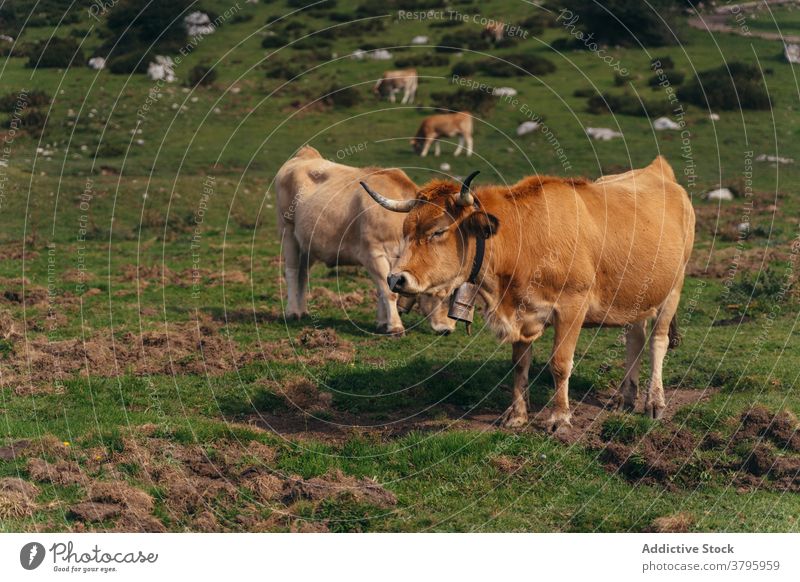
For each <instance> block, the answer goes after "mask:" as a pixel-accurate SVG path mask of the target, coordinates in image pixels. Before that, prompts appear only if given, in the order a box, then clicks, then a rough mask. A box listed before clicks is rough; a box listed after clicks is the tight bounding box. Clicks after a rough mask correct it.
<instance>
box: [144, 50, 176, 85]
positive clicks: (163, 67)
mask: <svg viewBox="0 0 800 582" xmlns="http://www.w3.org/2000/svg"><path fill="white" fill-rule="evenodd" d="M147 76H148V77H149V78H150V80H151V81H166V82H167V83H172V82H174V81H175V79H176V77H175V63H173V62H172V59H171V58H170V57H164V56H161V55H158V56H156V60H155V61H153V62H152V63H150V64H149V65H148V66H147Z"/></svg>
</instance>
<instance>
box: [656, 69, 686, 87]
mask: <svg viewBox="0 0 800 582" xmlns="http://www.w3.org/2000/svg"><path fill="white" fill-rule="evenodd" d="M664 77H666V82H667V83H669V84H670V85H672V86H673V87H677V86H678V85H680V84H681V83H683V80H684V79H685V78H686V75H685V74H684V73H681V72H680V71H673V70H665V71H664ZM662 82H663V81H662V79H661V75H659V74H655V75H653V76H652V77H650V79H649V80H648V81H647V84H648V85H650V86H651V87H658V86H659V85H660V84H661V83H662Z"/></svg>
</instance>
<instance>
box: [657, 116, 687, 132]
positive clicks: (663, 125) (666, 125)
mask: <svg viewBox="0 0 800 582" xmlns="http://www.w3.org/2000/svg"><path fill="white" fill-rule="evenodd" d="M680 128H681V126H680V125H678V124H677V123H675V122H674V121H672V120H671V119H670V118H669V117H659V118H658V119H656V120H655V121H654V122H653V129H655V130H656V131H663V130H665V129H680Z"/></svg>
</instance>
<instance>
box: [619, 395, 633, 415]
mask: <svg viewBox="0 0 800 582" xmlns="http://www.w3.org/2000/svg"><path fill="white" fill-rule="evenodd" d="M613 408H614V410H618V411H620V412H633V409H634V408H636V401H630V400H627V399H626V398H625V397H624V396H623V395H622V394H617V395H616V396H615V397H614V403H613Z"/></svg>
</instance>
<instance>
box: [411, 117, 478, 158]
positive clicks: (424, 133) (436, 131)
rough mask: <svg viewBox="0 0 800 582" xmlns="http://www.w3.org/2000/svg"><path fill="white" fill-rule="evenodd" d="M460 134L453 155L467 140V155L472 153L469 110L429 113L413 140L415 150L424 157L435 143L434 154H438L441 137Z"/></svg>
mask: <svg viewBox="0 0 800 582" xmlns="http://www.w3.org/2000/svg"><path fill="white" fill-rule="evenodd" d="M455 135H457V136H458V147H457V148H456V151H455V153H454V154H453V155H455V156H457V155H459V154H460V153H461V150H462V149H464V143H465V142H466V149H467V157H469V156H471V155H472V115H471V114H470V113H469V112H467V111H459V112H458V113H440V114H437V115H429V116H428V117H426V118H425V119H423V120H422V123H421V124H420V126H419V129H418V130H417V135H416V136H415V137H414V139H412V140H411V145H412V146H413V148H414V151H415V152H416V153H418V154H419V155H420V156H422V157H423V158H424V157H425V156H427V155H428V150H429V149H430V147H431V144H434V147H433V152H434V155H436V156H438V155H439V153H440V150H439V138H442V137H453V136H455Z"/></svg>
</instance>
